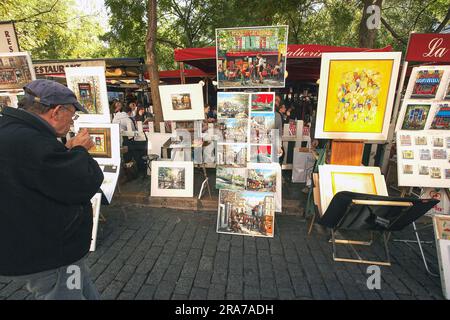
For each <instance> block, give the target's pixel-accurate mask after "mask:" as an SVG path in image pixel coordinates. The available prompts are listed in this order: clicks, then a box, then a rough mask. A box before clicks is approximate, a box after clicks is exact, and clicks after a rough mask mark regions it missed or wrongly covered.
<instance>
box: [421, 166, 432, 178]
mask: <svg viewBox="0 0 450 320" xmlns="http://www.w3.org/2000/svg"><path fill="white" fill-rule="evenodd" d="M429 174H430V168H429V167H428V166H419V175H421V176H428V175H429Z"/></svg>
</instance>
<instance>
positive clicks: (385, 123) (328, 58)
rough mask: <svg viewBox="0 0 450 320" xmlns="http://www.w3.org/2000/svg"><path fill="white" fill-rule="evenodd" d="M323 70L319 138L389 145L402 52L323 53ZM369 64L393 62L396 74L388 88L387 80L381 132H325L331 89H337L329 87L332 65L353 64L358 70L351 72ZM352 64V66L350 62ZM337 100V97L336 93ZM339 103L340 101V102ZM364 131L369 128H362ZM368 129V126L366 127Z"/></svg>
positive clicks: (318, 122)
mask: <svg viewBox="0 0 450 320" xmlns="http://www.w3.org/2000/svg"><path fill="white" fill-rule="evenodd" d="M321 59H322V61H321V68H320V86H319V96H318V104H317V116H316V129H315V138H321V139H348V140H351V139H357V140H361V139H362V140H373V141H385V140H387V137H388V131H389V124H390V120H391V114H392V107H393V104H394V98H395V89H396V85H397V78H398V71H399V68H400V59H401V52H339V53H323V54H322V57H321ZM360 60H367V61H373V62H374V63H375V65H376V61H382V60H383V61H384V60H390V61H392V70H391V71H390V79H389V84H386V81H387V79H383V81H385V82H383V87H384V90H387V96H386V103H385V104H384V115H383V120H382V121H381V123H379V124H382V127H381V130H379V131H376V130H378V129H374V132H364V131H358V132H356V131H341V132H338V131H336V130H331V129H330V130H329V131H328V130H325V129H324V126H325V122H326V121H327V118H326V107H327V99H328V88H329V86H335V83H332V84H330V83H329V76H330V65H331V62H334V61H343V62H345V61H351V63H354V66H353V65H352V66H350V67H349V68H350V69H352V68H353V69H355V68H360V67H359V64H358V61H360ZM349 63H350V62H349ZM336 98H337V93H336ZM336 101H338V100H337V99H336ZM331 118H333V116H332V115H331ZM334 126H335V127H342V126H340V125H339V124H337V125H334ZM360 127H362V128H364V127H365V126H363V125H361V126H360ZM366 127H367V126H366Z"/></svg>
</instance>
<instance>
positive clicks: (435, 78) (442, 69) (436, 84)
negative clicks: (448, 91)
mask: <svg viewBox="0 0 450 320" xmlns="http://www.w3.org/2000/svg"><path fill="white" fill-rule="evenodd" d="M448 71H450V68H449V67H448V66H422V67H415V68H413V69H412V71H411V76H410V78H409V82H408V86H407V88H406V92H405V98H407V99H408V98H409V99H437V100H440V99H442V97H443V96H444V95H445V88H444V84H445V82H446V79H447V72H448Z"/></svg>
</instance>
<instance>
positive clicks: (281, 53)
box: [216, 25, 288, 89]
mask: <svg viewBox="0 0 450 320" xmlns="http://www.w3.org/2000/svg"><path fill="white" fill-rule="evenodd" d="M287 40H288V26H287V25H285V26H264V27H239V28H220V29H216V59H217V61H216V65H217V79H218V85H217V87H218V88H219V89H224V88H284V86H285V74H286V53H287Z"/></svg>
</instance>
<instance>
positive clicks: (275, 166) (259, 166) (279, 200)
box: [247, 162, 283, 212]
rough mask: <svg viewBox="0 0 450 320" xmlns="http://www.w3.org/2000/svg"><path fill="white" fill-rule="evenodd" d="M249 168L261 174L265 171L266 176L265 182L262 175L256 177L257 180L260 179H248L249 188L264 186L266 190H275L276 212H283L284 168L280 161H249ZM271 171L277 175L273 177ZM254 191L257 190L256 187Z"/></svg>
mask: <svg viewBox="0 0 450 320" xmlns="http://www.w3.org/2000/svg"><path fill="white" fill-rule="evenodd" d="M247 170H248V171H251V170H257V171H259V172H260V173H261V174H262V172H264V175H265V178H264V183H262V181H263V180H262V176H261V177H259V178H256V177H255V178H256V179H255V180H258V181H259V182H258V181H253V183H252V181H250V186H249V181H247V190H249V191H251V189H252V188H259V187H261V188H263V189H266V190H275V191H274V192H275V193H274V197H275V212H282V209H283V197H282V191H283V190H282V186H283V183H282V174H281V172H282V170H281V165H280V164H279V163H278V162H271V163H253V162H249V163H248V164H247ZM261 170H262V171H261ZM269 172H272V174H274V175H275V177H271V175H272V174H270V173H269ZM247 177H249V173H247ZM273 183H275V186H274V187H273ZM253 191H257V190H256V189H255V190H253Z"/></svg>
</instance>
